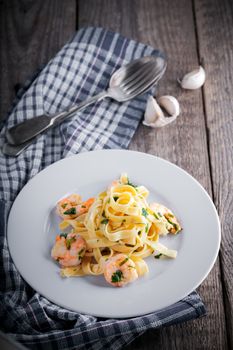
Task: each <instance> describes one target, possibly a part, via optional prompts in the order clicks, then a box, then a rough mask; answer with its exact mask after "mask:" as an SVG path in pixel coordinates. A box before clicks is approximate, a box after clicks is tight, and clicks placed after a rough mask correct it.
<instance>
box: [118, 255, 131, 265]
mask: <svg viewBox="0 0 233 350" xmlns="http://www.w3.org/2000/svg"><path fill="white" fill-rule="evenodd" d="M128 260H129V258H128V257H127V258H125V259H124V260H123V261H122V262H120V264H119V265H120V266H122V265H124V264H125V263H126V262H127V261H128Z"/></svg>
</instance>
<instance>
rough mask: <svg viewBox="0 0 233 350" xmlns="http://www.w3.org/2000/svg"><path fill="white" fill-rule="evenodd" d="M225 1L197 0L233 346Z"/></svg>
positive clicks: (231, 36)
mask: <svg viewBox="0 0 233 350" xmlns="http://www.w3.org/2000/svg"><path fill="white" fill-rule="evenodd" d="M232 5H233V4H232V2H231V1H228V0H223V1H220V0H219V1H218V0H214V1H212V0H204V1H200V0H196V1H195V9H196V13H197V30H198V39H199V50H200V57H201V58H202V59H203V61H204V65H205V69H206V72H207V81H206V84H205V85H204V98H205V110H206V117H207V127H208V142H209V149H210V164H211V174H212V179H213V197H214V202H215V204H216V207H217V210H218V212H219V214H220V219H221V223H222V244H221V254H220V260H221V268H222V277H223V283H224V288H223V291H224V303H225V310H226V323H227V334H228V342H229V349H233V292H232V291H233V258H232V257H233V236H232V232H233V222H232V210H233V203H232V193H233V181H232V170H233V138H232V135H233V123H232V114H233V99H232V81H233V71H232V66H233V51H232V43H233V30H232V24H233V6H232Z"/></svg>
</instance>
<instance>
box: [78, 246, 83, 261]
mask: <svg viewBox="0 0 233 350" xmlns="http://www.w3.org/2000/svg"><path fill="white" fill-rule="evenodd" d="M84 251H85V249H84V248H83V249H81V250H80V252H79V253H78V257H79V259H80V258H82V257H83V256H82V253H83V252H84Z"/></svg>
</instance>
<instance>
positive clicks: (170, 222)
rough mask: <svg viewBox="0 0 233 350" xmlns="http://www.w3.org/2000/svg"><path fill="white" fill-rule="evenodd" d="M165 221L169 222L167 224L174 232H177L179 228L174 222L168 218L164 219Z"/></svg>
mask: <svg viewBox="0 0 233 350" xmlns="http://www.w3.org/2000/svg"><path fill="white" fill-rule="evenodd" d="M166 219H167V221H168V222H169V224H171V225H172V226H173V227H174V229H175V230H178V229H179V226H178V225H177V224H176V223H175V222H172V221H171V220H169V219H168V218H166Z"/></svg>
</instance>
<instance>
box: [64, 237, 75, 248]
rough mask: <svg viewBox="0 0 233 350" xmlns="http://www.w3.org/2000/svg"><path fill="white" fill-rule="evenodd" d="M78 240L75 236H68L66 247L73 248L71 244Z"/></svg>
mask: <svg viewBox="0 0 233 350" xmlns="http://www.w3.org/2000/svg"><path fill="white" fill-rule="evenodd" d="M75 241H76V238H75V237H71V238H66V248H67V249H70V248H71V244H72V243H73V242H75Z"/></svg>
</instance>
